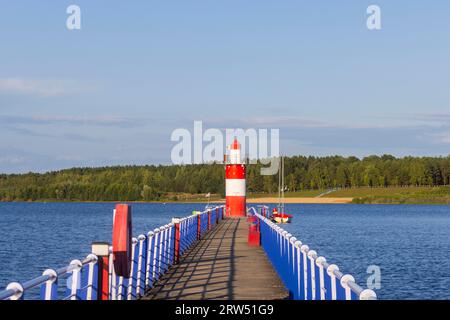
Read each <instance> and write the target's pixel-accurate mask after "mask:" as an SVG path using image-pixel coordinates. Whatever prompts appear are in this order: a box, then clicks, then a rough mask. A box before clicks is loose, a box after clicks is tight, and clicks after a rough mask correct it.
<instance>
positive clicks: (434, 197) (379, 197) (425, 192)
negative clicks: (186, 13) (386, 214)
mask: <svg viewBox="0 0 450 320" xmlns="http://www.w3.org/2000/svg"><path fill="white" fill-rule="evenodd" d="M325 192H327V190H304V191H299V192H286V193H285V197H286V199H287V200H288V199H289V198H310V197H311V198H314V197H317V196H319V195H321V194H323V193H325ZM249 197H250V198H255V199H259V198H261V199H262V198H270V197H272V198H276V197H278V194H275V193H272V194H267V193H259V194H252V195H250V196H249ZM337 198H347V199H353V200H352V202H353V203H359V204H363V203H373V204H450V187H449V186H443V187H387V188H370V187H360V188H348V189H338V190H334V191H332V192H330V193H327V194H324V195H322V196H321V198H319V199H324V200H325V199H330V200H331V199H337ZM303 201H304V202H306V201H305V199H303Z"/></svg>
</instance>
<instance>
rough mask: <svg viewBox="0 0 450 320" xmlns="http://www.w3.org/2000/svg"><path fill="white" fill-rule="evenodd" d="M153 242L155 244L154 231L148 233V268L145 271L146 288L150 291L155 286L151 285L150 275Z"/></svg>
mask: <svg viewBox="0 0 450 320" xmlns="http://www.w3.org/2000/svg"><path fill="white" fill-rule="evenodd" d="M152 242H153V231H150V232H149V233H147V267H146V270H145V288H146V289H148V288H150V286H153V283H150V275H151V272H152V270H151V269H150V266H151V262H152V251H153V250H152Z"/></svg>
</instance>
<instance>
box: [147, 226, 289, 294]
mask: <svg viewBox="0 0 450 320" xmlns="http://www.w3.org/2000/svg"><path fill="white" fill-rule="evenodd" d="M247 234H248V223H247V222H246V220H245V218H228V219H226V220H224V221H222V222H221V223H220V224H219V225H218V226H216V227H215V228H214V229H213V230H211V231H210V232H209V233H208V234H206V235H205V237H204V239H202V240H200V241H199V242H198V243H197V244H196V245H195V246H194V247H193V248H192V249H190V250H188V252H187V253H186V254H185V255H184V256H183V257H182V260H181V262H180V264H178V265H176V266H173V267H172V268H171V269H170V270H169V271H168V272H167V273H166V274H165V275H164V276H163V277H162V278H161V279H160V280H159V281H158V282H157V284H156V285H155V287H154V288H152V289H151V290H149V291H148V292H147V293H146V295H145V297H143V299H156V300H160V299H162V300H211V299H213V300H222V299H224V300H237V299H245V300H248V299H255V300H274V299H286V298H287V297H288V292H287V290H286V289H285V287H284V285H283V284H282V282H281V280H280V279H279V277H278V275H277V273H276V272H275V271H274V269H273V268H272V265H271V264H270V262H269V260H268V258H267V256H266V255H265V253H264V251H263V249H262V248H261V247H250V246H248V245H247Z"/></svg>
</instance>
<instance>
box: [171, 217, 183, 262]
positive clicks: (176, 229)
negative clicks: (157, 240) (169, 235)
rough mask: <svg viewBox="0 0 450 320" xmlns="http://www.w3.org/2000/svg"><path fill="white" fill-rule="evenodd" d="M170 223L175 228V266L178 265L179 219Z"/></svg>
mask: <svg viewBox="0 0 450 320" xmlns="http://www.w3.org/2000/svg"><path fill="white" fill-rule="evenodd" d="M172 223H173V225H174V227H175V244H174V245H175V250H174V251H175V252H174V256H175V257H174V258H175V264H178V263H180V241H181V238H180V219H179V218H173V219H172Z"/></svg>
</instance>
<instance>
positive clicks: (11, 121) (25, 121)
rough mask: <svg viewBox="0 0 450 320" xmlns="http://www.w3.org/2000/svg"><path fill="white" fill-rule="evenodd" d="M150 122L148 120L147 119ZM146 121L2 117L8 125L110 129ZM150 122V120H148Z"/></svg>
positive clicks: (77, 117)
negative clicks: (101, 127) (60, 125)
mask: <svg viewBox="0 0 450 320" xmlns="http://www.w3.org/2000/svg"><path fill="white" fill-rule="evenodd" d="M147 120H148V119H147ZM147 120H146V119H137V118H132V117H122V116H109V115H104V116H90V117H83V116H70V115H69V116H58V115H54V116H52V115H41V116H39V115H35V116H9V115H0V123H1V124H6V125H52V124H65V125H74V126H108V127H135V126H141V125H143V124H145V123H146V122H147ZM148 121H150V120H148Z"/></svg>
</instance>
